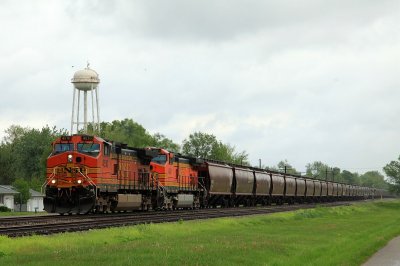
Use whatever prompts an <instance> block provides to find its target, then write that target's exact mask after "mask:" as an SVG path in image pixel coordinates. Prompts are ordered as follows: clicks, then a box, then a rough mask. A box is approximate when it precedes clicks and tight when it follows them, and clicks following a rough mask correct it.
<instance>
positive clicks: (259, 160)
mask: <svg viewBox="0 0 400 266" xmlns="http://www.w3.org/2000/svg"><path fill="white" fill-rule="evenodd" d="M258 162H259V165H260V169H261V159H258Z"/></svg>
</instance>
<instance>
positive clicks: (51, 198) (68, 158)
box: [43, 134, 387, 215]
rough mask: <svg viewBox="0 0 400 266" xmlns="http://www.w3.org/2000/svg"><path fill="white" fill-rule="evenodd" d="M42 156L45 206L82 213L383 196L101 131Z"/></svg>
mask: <svg viewBox="0 0 400 266" xmlns="http://www.w3.org/2000/svg"><path fill="white" fill-rule="evenodd" d="M52 147H53V150H52V153H51V154H50V156H49V157H48V159H47V173H46V182H45V183H44V184H43V188H44V190H45V198H44V209H45V210H46V211H47V212H51V213H59V214H62V215H63V214H86V213H89V212H109V211H111V212H115V211H133V210H150V209H153V210H158V209H181V208H208V207H217V206H222V207H234V206H241V205H243V206H255V205H258V204H260V205H266V204H271V203H276V204H283V203H289V204H292V203H295V202H298V203H302V202H319V201H333V200H348V199H364V198H373V197H377V196H378V197H383V196H387V192H386V191H385V190H379V189H374V188H368V187H361V186H356V185H350V184H342V183H337V182H330V181H325V180H318V179H311V178H307V177H304V176H298V175H292V174H287V173H281V172H275V171H270V170H265V169H260V168H255V167H249V166H242V165H235V164H230V163H226V162H221V161H215V160H209V159H200V158H195V157H189V156H184V155H181V154H177V153H173V152H169V151H167V150H165V149H162V148H155V147H148V148H132V147H128V146H127V145H126V144H123V143H118V142H113V141H109V140H106V139H103V138H101V137H99V136H91V135H82V134H77V135H72V136H61V137H59V138H57V139H56V140H55V141H54V142H53V143H52Z"/></svg>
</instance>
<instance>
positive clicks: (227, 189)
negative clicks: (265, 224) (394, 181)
mask: <svg viewBox="0 0 400 266" xmlns="http://www.w3.org/2000/svg"><path fill="white" fill-rule="evenodd" d="M206 165H207V170H206V171H202V173H204V176H205V178H204V180H205V182H206V184H205V185H206V188H207V191H208V194H209V195H208V204H209V205H211V206H215V205H227V206H237V205H241V204H243V205H255V204H269V203H272V202H274V203H277V204H282V203H284V202H287V203H295V202H299V203H302V202H322V201H335V200H357V199H368V198H374V197H386V196H389V194H388V193H386V191H385V190H382V189H374V188H369V187H362V186H357V185H350V184H343V183H337V182H331V181H326V180H319V179H311V178H307V177H304V176H296V175H288V174H284V173H279V172H273V171H266V170H262V169H257V168H248V167H241V166H230V165H227V164H225V165H223V164H221V163H212V162H206Z"/></svg>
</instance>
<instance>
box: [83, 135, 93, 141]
mask: <svg viewBox="0 0 400 266" xmlns="http://www.w3.org/2000/svg"><path fill="white" fill-rule="evenodd" d="M93 139H94V138H93V136H82V137H81V140H83V141H93Z"/></svg>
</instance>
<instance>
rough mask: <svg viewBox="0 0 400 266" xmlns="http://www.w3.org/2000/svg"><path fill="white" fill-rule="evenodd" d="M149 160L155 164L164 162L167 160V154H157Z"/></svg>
mask: <svg viewBox="0 0 400 266" xmlns="http://www.w3.org/2000/svg"><path fill="white" fill-rule="evenodd" d="M151 161H152V162H154V163H157V164H165V163H166V162H167V155H165V154H159V155H158V156H157V157H154V158H153V159H152V160H151Z"/></svg>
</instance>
